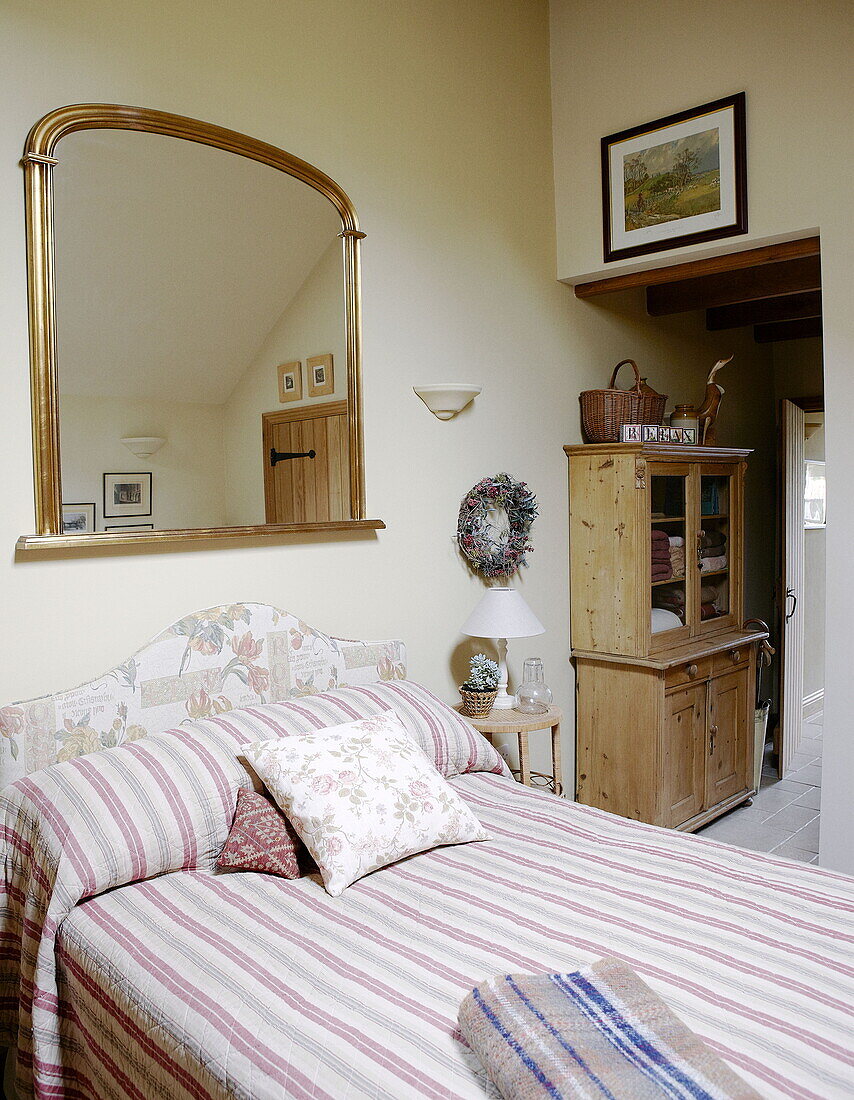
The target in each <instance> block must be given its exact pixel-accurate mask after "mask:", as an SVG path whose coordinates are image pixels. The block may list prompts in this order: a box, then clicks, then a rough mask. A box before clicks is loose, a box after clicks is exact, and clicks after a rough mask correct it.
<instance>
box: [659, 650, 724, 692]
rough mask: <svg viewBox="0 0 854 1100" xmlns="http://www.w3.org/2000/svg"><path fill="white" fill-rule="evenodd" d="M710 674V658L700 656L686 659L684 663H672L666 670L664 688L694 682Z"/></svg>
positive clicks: (667, 688)
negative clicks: (671, 666)
mask: <svg viewBox="0 0 854 1100" xmlns="http://www.w3.org/2000/svg"><path fill="white" fill-rule="evenodd" d="M711 675H712V658H711V657H701V658H700V659H699V660H698V661H686V662H685V664H684V665H674V666H673V668H669V669H668V670H667V676H666V678H665V682H664V690H665V691H670V690H671V689H672V688H677V687H684V686H685V685H686V684H696V683H698V682H699V681H701V680H706V679H708V677H709V676H711Z"/></svg>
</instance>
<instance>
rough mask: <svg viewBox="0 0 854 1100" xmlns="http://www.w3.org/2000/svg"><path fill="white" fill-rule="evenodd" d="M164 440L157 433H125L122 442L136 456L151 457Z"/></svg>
mask: <svg viewBox="0 0 854 1100" xmlns="http://www.w3.org/2000/svg"><path fill="white" fill-rule="evenodd" d="M165 442H166V440H165V439H162V438H161V437H160V436H159V435H127V436H125V438H124V439H123V440H122V443H124V445H125V446H126V447H127V449H128V450H129V451H130V452H131V454H134V455H136V457H137V458H151V456H152V455H153V454H154V453H155V451H159V450H160V448H161V447H162V446H163V444H164V443H165Z"/></svg>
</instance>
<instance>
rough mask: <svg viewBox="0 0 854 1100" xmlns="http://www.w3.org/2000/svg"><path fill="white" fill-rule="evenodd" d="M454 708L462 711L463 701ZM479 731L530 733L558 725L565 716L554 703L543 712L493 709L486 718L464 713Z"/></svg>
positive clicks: (467, 719)
mask: <svg viewBox="0 0 854 1100" xmlns="http://www.w3.org/2000/svg"><path fill="white" fill-rule="evenodd" d="M454 710H456V711H460V713H462V703H457V704H456V706H455V707H454ZM463 718H465V719H466V721H468V722H471V724H472V725H473V726H474V728H475V729H476V730H477V731H478V732H479V733H530V732H532V731H533V730H547V729H551V728H552V727H553V726H556V725H557V724H558V722H560V721H561V719H562V718H563V711H562V710H561V709H560V707H556V706H555V705H554V704H552V705H551V706H550V707H549V709H548V710H547V711H545V712H544V713H543V714H523V713H522V711H521V710H491V711H490V712H489V714H487V716H486V717H485V718H470V717H469V716H468V715H467V714H463Z"/></svg>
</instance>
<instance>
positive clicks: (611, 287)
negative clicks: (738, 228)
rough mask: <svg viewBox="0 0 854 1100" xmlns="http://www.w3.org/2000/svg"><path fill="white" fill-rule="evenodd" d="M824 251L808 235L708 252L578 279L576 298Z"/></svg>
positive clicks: (713, 273) (591, 296)
mask: <svg viewBox="0 0 854 1100" xmlns="http://www.w3.org/2000/svg"><path fill="white" fill-rule="evenodd" d="M820 252H821V245H820V242H819V238H818V237H805V238H803V239H802V240H800V241H786V242H784V243H783V244H768V245H764V246H763V247H762V248H750V249H747V250H746V251H744V252H730V253H729V255H727V256H707V257H706V258H705V259H702V260H689V261H688V262H687V263H684V264H672V265H671V266H670V267H654V268H651V269H650V270H649V271H632V272H631V273H629V274H627V275H613V276H612V277H611V278H609V279H597V280H596V281H594V282H590V283H578V284H577V285H576V286H575V296H576V298H596V297H598V296H599V295H600V294H614V293H616V292H617V291H618V290H632V289H634V288H636V287H648V286H659V285H661V284H662V283H676V282H680V281H681V280H682V279H692V278H695V277H696V276H700V275H717V274H719V273H721V272H723V271H738V270H740V269H742V268H745V267H756V266H758V265H759V264H771V263H778V262H780V261H781V260H796V259H798V258H799V257H801V256H818V255H819V254H820Z"/></svg>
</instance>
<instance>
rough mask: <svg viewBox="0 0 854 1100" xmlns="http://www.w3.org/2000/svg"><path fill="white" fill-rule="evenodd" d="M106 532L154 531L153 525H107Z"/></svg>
mask: <svg viewBox="0 0 854 1100" xmlns="http://www.w3.org/2000/svg"><path fill="white" fill-rule="evenodd" d="M104 530H105V531H153V530H154V524H153V523H105V524H104Z"/></svg>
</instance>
